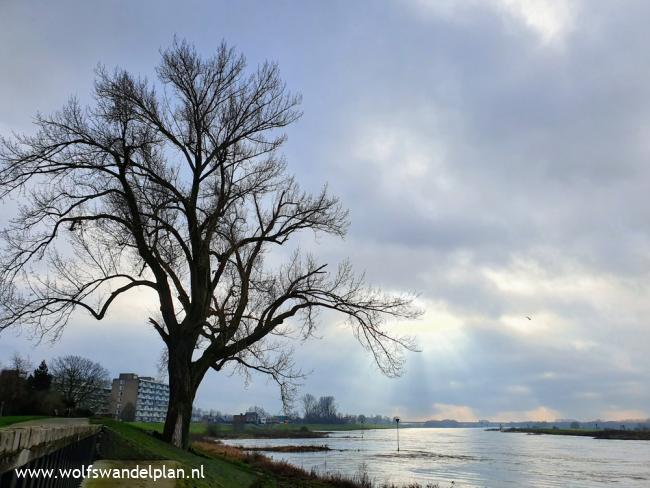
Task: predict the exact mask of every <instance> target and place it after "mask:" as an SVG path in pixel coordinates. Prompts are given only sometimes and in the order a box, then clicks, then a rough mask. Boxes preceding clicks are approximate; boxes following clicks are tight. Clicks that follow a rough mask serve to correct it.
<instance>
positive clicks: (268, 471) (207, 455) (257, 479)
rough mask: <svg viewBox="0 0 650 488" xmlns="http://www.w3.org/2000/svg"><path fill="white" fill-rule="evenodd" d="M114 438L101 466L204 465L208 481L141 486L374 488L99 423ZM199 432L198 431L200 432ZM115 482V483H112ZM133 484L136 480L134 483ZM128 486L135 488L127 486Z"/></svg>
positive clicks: (92, 487) (89, 486)
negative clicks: (183, 445)
mask: <svg viewBox="0 0 650 488" xmlns="http://www.w3.org/2000/svg"><path fill="white" fill-rule="evenodd" d="M94 422H96V423H100V424H102V425H103V426H104V427H105V433H104V435H107V436H109V442H107V444H108V445H110V449H109V451H108V452H105V453H102V454H104V457H106V458H107V459H109V460H110V461H101V462H100V465H104V466H105V467H110V468H120V467H123V468H131V467H133V466H134V462H135V461H138V462H139V464H140V467H142V466H146V465H148V464H150V463H151V464H152V465H154V466H161V465H163V464H164V465H166V466H169V465H172V466H178V467H181V468H183V469H185V471H186V472H187V473H189V472H191V470H192V469H193V468H200V467H201V466H202V467H203V473H204V475H205V478H204V479H191V480H188V479H185V480H177V481H176V482H175V483H172V484H169V483H168V482H167V483H164V484H163V481H161V480H159V481H158V482H157V483H155V484H154V482H153V481H151V483H148V482H146V481H143V480H140V481H139V482H138V484H137V486H139V487H140V486H141V487H143V488H144V487H149V486H152V487H153V486H161V487H162V486H165V487H166V486H176V487H195V488H203V487H205V488H208V487H225V488H247V487H250V488H365V487H369V486H370V485H368V484H364V483H363V482H360V481H352V480H347V479H344V478H341V477H338V476H329V477H319V476H316V475H314V474H312V473H308V472H306V471H304V470H302V469H300V468H296V467H294V466H291V465H289V464H287V463H281V462H274V461H272V460H271V459H270V458H268V457H266V456H264V455H262V454H259V453H257V452H253V453H248V452H244V451H242V450H239V449H237V448H233V447H231V446H226V445H223V444H220V443H216V442H213V441H205V440H198V441H197V442H194V443H193V444H192V449H191V450H190V451H189V452H188V451H183V450H181V449H177V448H175V447H173V446H171V445H169V444H167V443H165V442H163V441H161V440H159V439H157V438H156V437H154V436H152V435H150V434H148V433H147V432H145V431H143V430H142V429H140V428H138V427H136V426H133V425H129V424H126V423H122V422H117V421H113V420H103V419H102V420H96V421H94ZM195 433H196V432H195ZM111 483H112V484H111ZM115 483H116V482H115V481H113V480H106V479H104V480H86V482H85V484H84V485H83V486H84V488H100V487H104V486H111V487H116V486H122V485H119V482H118V484H115ZM131 483H133V481H131ZM123 486H136V485H135V484H126V483H125V484H124V485H123Z"/></svg>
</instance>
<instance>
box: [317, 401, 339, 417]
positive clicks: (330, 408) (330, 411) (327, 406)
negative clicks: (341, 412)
mask: <svg viewBox="0 0 650 488" xmlns="http://www.w3.org/2000/svg"><path fill="white" fill-rule="evenodd" d="M318 414H319V416H320V418H321V419H322V420H323V421H325V422H333V421H334V420H336V418H337V417H338V409H337V408H336V400H334V397H333V396H331V395H329V396H322V397H320V398H319V399H318Z"/></svg>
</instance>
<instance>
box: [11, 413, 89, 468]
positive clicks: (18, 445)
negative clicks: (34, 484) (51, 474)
mask: <svg viewBox="0 0 650 488" xmlns="http://www.w3.org/2000/svg"><path fill="white" fill-rule="evenodd" d="M19 425H20V424H19ZM100 429H101V426H99V425H90V424H87V423H86V424H81V423H60V424H58V423H52V424H47V423H44V424H42V425H30V426H25V427H20V426H16V427H13V426H10V427H5V428H2V429H0V473H4V472H6V471H9V470H12V469H14V468H17V467H20V466H22V465H24V464H27V463H29V462H30V461H32V460H33V459H36V458H39V457H41V456H44V455H47V454H49V453H51V452H54V451H57V450H59V449H62V448H64V447H65V446H67V445H68V444H72V443H74V442H78V441H80V440H82V439H85V438H86V437H90V436H92V435H95V434H97V433H98V432H99V430H100Z"/></svg>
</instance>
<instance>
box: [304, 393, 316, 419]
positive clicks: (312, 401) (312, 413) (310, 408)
mask: <svg viewBox="0 0 650 488" xmlns="http://www.w3.org/2000/svg"><path fill="white" fill-rule="evenodd" d="M301 400H302V411H303V414H304V415H303V419H305V421H309V420H312V419H315V418H316V417H317V416H318V415H317V411H318V403H317V402H316V397H314V395H312V394H311V393H305V394H304V395H303V396H302V399H301Z"/></svg>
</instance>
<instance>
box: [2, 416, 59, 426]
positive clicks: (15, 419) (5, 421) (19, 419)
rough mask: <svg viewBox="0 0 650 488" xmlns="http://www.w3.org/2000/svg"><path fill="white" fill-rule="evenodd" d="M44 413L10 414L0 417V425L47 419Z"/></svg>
mask: <svg viewBox="0 0 650 488" xmlns="http://www.w3.org/2000/svg"><path fill="white" fill-rule="evenodd" d="M46 418H48V417H46V416H44V415H9V416H7V417H0V427H7V426H8V425H13V424H18V423H20V422H27V421H28V420H38V419H46Z"/></svg>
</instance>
